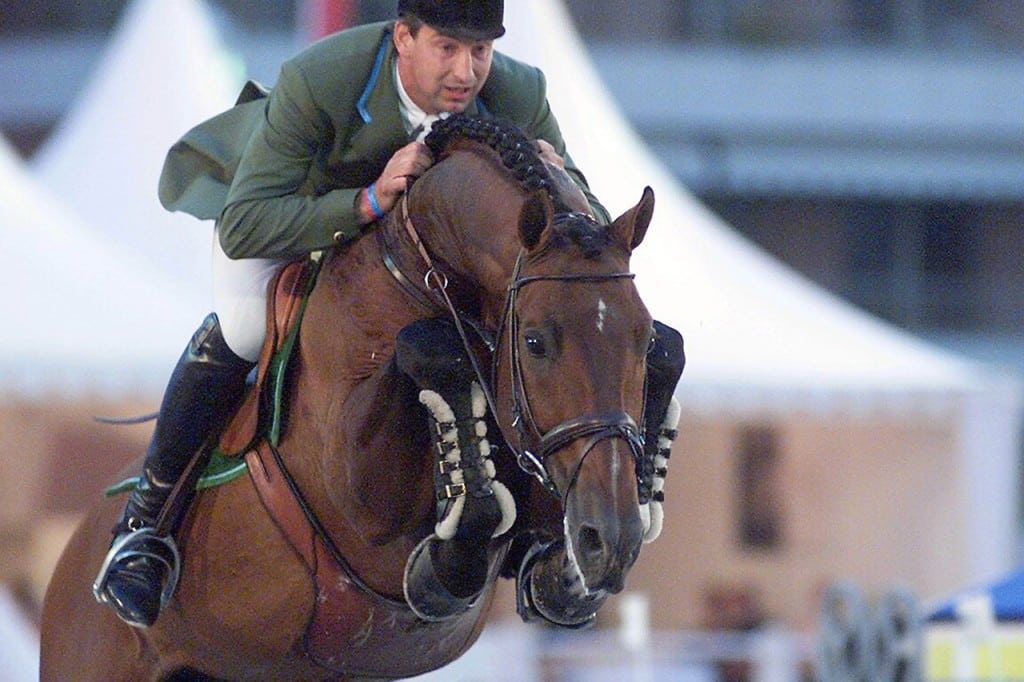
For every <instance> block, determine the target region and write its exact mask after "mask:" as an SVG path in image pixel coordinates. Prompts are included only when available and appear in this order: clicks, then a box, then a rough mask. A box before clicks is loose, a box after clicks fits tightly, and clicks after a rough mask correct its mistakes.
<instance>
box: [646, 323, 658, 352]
mask: <svg viewBox="0 0 1024 682" xmlns="http://www.w3.org/2000/svg"><path fill="white" fill-rule="evenodd" d="M657 340H658V333H657V332H655V331H654V330H653V329H652V330H651V332H650V334H648V336H647V352H648V353H650V352H651V351H652V350H654V344H655V343H656V342H657Z"/></svg>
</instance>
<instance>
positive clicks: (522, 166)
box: [424, 114, 571, 213]
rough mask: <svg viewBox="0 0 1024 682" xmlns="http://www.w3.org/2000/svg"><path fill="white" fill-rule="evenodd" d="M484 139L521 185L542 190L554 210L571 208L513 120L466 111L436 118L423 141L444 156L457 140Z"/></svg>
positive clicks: (434, 151)
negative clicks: (561, 196)
mask: <svg viewBox="0 0 1024 682" xmlns="http://www.w3.org/2000/svg"><path fill="white" fill-rule="evenodd" d="M459 138H462V139H467V140H473V141H475V142H481V143H483V144H485V145H487V146H488V147H490V148H491V149H493V150H494V151H496V152H497V153H498V155H499V156H500V157H501V162H502V163H503V164H504V165H505V168H507V169H508V170H510V171H512V174H513V175H514V176H515V178H516V180H518V181H519V184H521V185H522V186H523V188H524V189H525V190H526V191H528V192H533V191H536V190H538V189H543V190H545V191H546V192H547V194H548V197H549V198H550V199H551V202H552V203H553V204H554V207H555V212H556V213H560V212H569V211H570V210H571V209H570V208H569V207H568V206H566V204H565V202H564V201H562V199H561V198H560V197H559V196H558V193H557V191H556V190H555V187H556V185H555V182H554V180H553V179H552V177H551V173H550V171H549V170H548V168H547V166H546V165H544V162H543V161H542V160H541V158H540V156H539V155H538V153H537V147H536V146H535V145H534V143H533V142H532V141H531V140H529V139H528V138H527V137H526V135H524V134H523V132H522V131H521V130H520V129H519V127H518V126H516V125H515V124H514V123H511V122H510V121H505V120H501V119H493V118H480V117H477V116H468V115H466V114H453V115H452V116H449V117H448V118H445V119H442V120H439V121H437V122H436V123H435V124H434V126H433V127H432V128H431V130H430V133H429V134H428V135H427V137H426V139H425V140H424V142H425V143H426V145H427V146H428V147H429V148H430V151H431V152H432V153H433V154H434V158H437V159H439V158H441V156H442V154H443V152H444V151H445V149H447V148H448V145H450V144H451V143H452V142H453V141H455V140H456V139H459Z"/></svg>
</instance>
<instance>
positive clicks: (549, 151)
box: [533, 140, 565, 170]
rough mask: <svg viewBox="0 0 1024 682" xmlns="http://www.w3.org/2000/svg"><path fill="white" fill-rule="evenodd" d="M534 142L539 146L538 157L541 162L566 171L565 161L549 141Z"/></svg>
mask: <svg viewBox="0 0 1024 682" xmlns="http://www.w3.org/2000/svg"><path fill="white" fill-rule="evenodd" d="M533 142H534V144H536V145H537V155H538V156H539V157H540V158H541V161H544V162H545V163H548V164H550V165H552V166H556V167H558V168H561V169H562V170H565V159H563V158H562V157H561V156H560V155H559V154H558V152H556V151H555V148H554V147H552V146H551V143H550V142H548V141H547V140H534V141H533Z"/></svg>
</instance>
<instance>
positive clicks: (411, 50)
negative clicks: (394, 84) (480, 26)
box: [394, 21, 493, 114]
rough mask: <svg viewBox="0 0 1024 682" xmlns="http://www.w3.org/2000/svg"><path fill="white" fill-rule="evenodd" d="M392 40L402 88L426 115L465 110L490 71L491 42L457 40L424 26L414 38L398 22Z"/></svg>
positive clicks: (404, 26)
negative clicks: (396, 53) (393, 40)
mask: <svg viewBox="0 0 1024 682" xmlns="http://www.w3.org/2000/svg"><path fill="white" fill-rule="evenodd" d="M394 39H395V47H396V48H397V50H398V74H399V76H400V77H401V79H402V86H403V87H404V88H405V91H406V92H407V93H409V97H411V98H412V101H413V102H415V103H416V105H417V106H419V107H420V108H421V109H423V111H425V112H426V113H427V114H440V113H441V112H444V111H450V112H453V113H455V112H461V111H465V110H466V107H468V106H469V104H470V102H472V101H473V100H474V99H475V98H476V96H477V94H478V93H479V92H480V89H481V88H483V86H484V81H486V80H487V74H488V73H490V71H491V57H492V55H493V48H492V45H493V41H491V40H474V41H464V40H458V39H456V38H453V37H451V36H447V35H445V34H443V33H439V32H438V31H436V30H434V29H433V28H431V27H430V26H427V25H423V26H421V27H420V29H419V30H418V31H417V32H416V35H415V36H414V35H413V34H412V32H411V31H410V30H409V27H408V26H407V25H406V24H405V23H403V22H401V21H399V22H396V24H395V36H394Z"/></svg>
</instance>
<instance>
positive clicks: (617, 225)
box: [610, 187, 654, 252]
mask: <svg viewBox="0 0 1024 682" xmlns="http://www.w3.org/2000/svg"><path fill="white" fill-rule="evenodd" d="M653 216H654V190H652V189H651V188H650V187H644V193H643V196H641V197H640V203H638V204H637V205H636V206H634V207H633V208H631V209H629V210H628V211H626V212H625V213H623V214H622V215H621V216H619V217H618V218H617V219H616V220H615V222H614V223H612V224H611V227H610V229H611V232H612V234H613V235H614V236H615V237H616V238H617V239H618V241H619V242H620V243H621V244H622V245H623V246H625V247H626V248H627V249H628V250H629V251H630V252H632V251H633V249H635V248H636V247H638V246H640V242H642V241H643V240H644V235H646V234H647V228H648V226H650V224H651V218H652V217H653Z"/></svg>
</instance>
